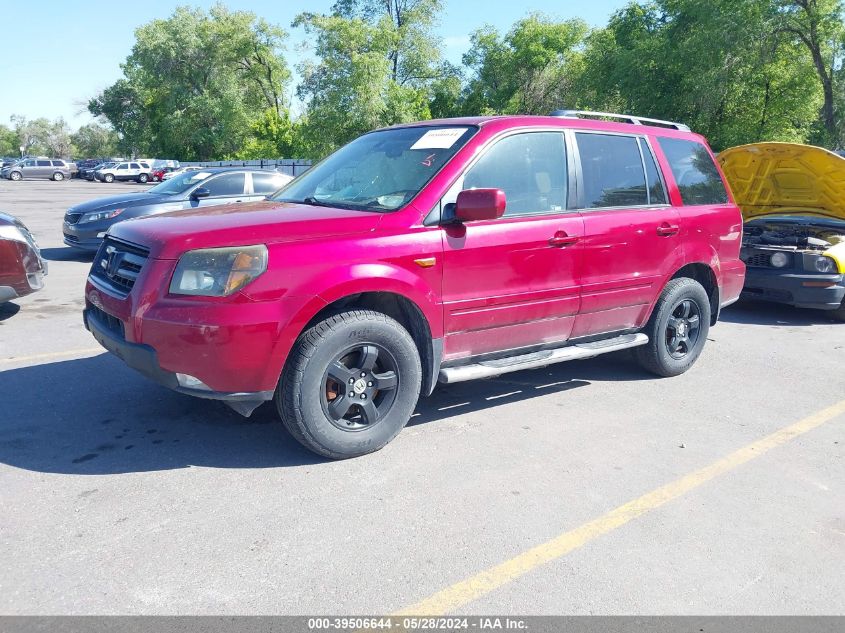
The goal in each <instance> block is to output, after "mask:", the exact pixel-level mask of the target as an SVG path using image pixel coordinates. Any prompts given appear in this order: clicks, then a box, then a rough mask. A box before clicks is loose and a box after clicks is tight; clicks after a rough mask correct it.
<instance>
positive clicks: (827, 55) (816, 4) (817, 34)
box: [777, 0, 845, 144]
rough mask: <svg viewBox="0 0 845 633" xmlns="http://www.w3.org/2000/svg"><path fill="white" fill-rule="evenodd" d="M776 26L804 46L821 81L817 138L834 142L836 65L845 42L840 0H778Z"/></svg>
mask: <svg viewBox="0 0 845 633" xmlns="http://www.w3.org/2000/svg"><path fill="white" fill-rule="evenodd" d="M777 8H778V10H779V13H780V18H781V21H780V28H781V29H782V30H783V32H785V33H787V34H789V35H791V36H793V37H794V38H795V41H796V42H799V43H800V44H801V45H803V46H804V47H806V49H807V51H808V52H809V54H810V56H811V58H812V60H813V68H814V69H815V72H816V75H817V76H818V79H819V83H820V84H821V88H822V94H823V96H824V103H823V105H822V108H821V124H822V129H823V134H822V135H821V137H822V138H821V139H820V140H821V141H822V142H827V143H828V144H837V143H838V142H839V141H840V140H841V138H840V134H841V131H840V130H839V129H838V126H837V122H836V112H835V107H836V106H835V96H836V87H835V85H834V82H835V81H836V80H837V78H838V74H837V73H836V64H837V62H838V61H839V60H841V58H842V54H843V44H845V24H843V22H842V13H843V4H842V2H841V1H840V0H778V2H777Z"/></svg>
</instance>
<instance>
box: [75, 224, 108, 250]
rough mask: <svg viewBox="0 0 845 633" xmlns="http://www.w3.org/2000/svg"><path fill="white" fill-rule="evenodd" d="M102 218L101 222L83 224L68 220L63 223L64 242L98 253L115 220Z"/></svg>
mask: <svg viewBox="0 0 845 633" xmlns="http://www.w3.org/2000/svg"><path fill="white" fill-rule="evenodd" d="M107 222H108V221H106V220H100V221H99V222H85V223H83V224H79V223H77V224H70V223H68V222H67V221H65V222H64V224H63V225H62V234H63V235H64V243H65V244H67V245H68V246H72V247H73V248H78V249H80V250H83V251H87V252H89V253H96V252H97V249H99V248H100V244H102V243H103V237H101V236H105V234H106V232H107V231H108V230H109V227H110V226H111V225H112V224H114V222H108V223H107Z"/></svg>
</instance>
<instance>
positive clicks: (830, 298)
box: [742, 268, 845, 310]
mask: <svg viewBox="0 0 845 633" xmlns="http://www.w3.org/2000/svg"><path fill="white" fill-rule="evenodd" d="M822 283H826V284H830V285H827V286H825V287H820V286H818V285H815V286H807V285H805V284H822ZM742 297H743V298H745V299H759V300H762V301H772V302H775V303H784V304H787V305H792V306H796V307H799V308H815V309H818V310H835V309H837V308H839V307H840V306H841V305H842V300H843V298H845V275H841V274H837V275H819V274H815V275H813V274H809V275H807V274H795V273H789V272H781V271H779V270H777V269H768V268H749V269H748V270H747V271H746V274H745V287H744V288H743V289H742Z"/></svg>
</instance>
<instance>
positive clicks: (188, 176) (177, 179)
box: [148, 171, 211, 196]
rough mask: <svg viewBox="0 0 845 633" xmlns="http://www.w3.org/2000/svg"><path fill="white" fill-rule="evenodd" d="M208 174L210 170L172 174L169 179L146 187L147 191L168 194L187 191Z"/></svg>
mask: <svg viewBox="0 0 845 633" xmlns="http://www.w3.org/2000/svg"><path fill="white" fill-rule="evenodd" d="M210 175H211V172H210V171H189V172H186V173H184V174H179V175H178V176H174V177H173V178H171V179H169V180H162V181H161V182H160V183H158V184H157V185H156V186H155V187H151V188H150V189H148V191H149V193H163V194H166V195H168V196H173V195H175V194H177V193H183V192H185V191H187V190H188V189H190V188H191V187H193V186H194V185H195V184H197V183H198V182H200V181H202V180H205V179H206V178H208V177H209V176H210Z"/></svg>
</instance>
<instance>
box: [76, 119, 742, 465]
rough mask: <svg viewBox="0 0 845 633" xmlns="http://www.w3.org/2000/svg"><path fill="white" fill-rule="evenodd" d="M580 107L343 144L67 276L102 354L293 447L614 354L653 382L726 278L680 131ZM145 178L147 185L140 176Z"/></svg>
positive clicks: (729, 215)
mask: <svg viewBox="0 0 845 633" xmlns="http://www.w3.org/2000/svg"><path fill="white" fill-rule="evenodd" d="M601 116H603V117H609V116H613V117H616V118H621V119H623V120H627V121H629V122H628V123H625V122H616V121H606V120H594V117H593V114H592V113H576V112H563V113H561V114H560V116H551V117H537V116H510V117H484V118H464V119H444V120H435V121H427V122H424V123H415V124H409V125H401V126H395V127H391V128H387V129H382V130H378V131H374V132H371V133H368V134H365V135H363V136H361V137H360V138H358V139H357V140H355V141H353V142H351V143H350V144H348V145H346V146H345V147H343V148H341V149H340V150H338V151H337V152H335V153H334V154H333V155H331V156H330V157H329V158H327V159H325V160H324V161H323V162H321V163H319V164H318V165H316V166H314V167H312V168H311V169H310V170H309V171H308V172H306V173H304V174H302V175H301V176H299V177H298V178H297V179H296V180H294V181H292V182H291V183H290V184H288V185H287V186H286V187H284V188H283V189H282V190H281V191H279V192H278V193H276V194H275V195H274V196H272V197H271V198H270V199H268V200H266V201H262V202H255V203H251V204H232V205H227V206H220V207H217V208H215V209H213V210H204V209H197V210H194V211H181V212H178V213H167V214H164V215H160V216H157V217H152V218H148V219H145V220H143V221H137V222H121V223H119V224H117V225H115V226H113V227H112V228H111V229H110V230H109V233H108V235H107V237H106V240H105V242H104V243H103V245H102V246H101V248H100V250H99V251H98V253H97V255H96V257H95V258H94V262H93V264H92V267H91V271H90V274H89V277H88V281H87V284H86V290H85V313H84V319H85V323H86V327H87V328H88V329H89V330H90V331H91V333H92V334H93V336H94V337H95V339H96V340H98V341H99V342H100V343H101V344H102V345H103V346H104V347H105V348H106V349H108V350H110V351H112V352H114V353H115V354H117V355H118V356H119V357H120V358H122V359H123V360H124V361H125V362H126V363H127V364H128V365H129V366H131V367H134V368H135V369H137V370H139V371H141V372H142V373H144V374H146V375H147V376H148V377H150V378H152V379H153V380H156V381H158V382H159V383H161V384H163V385H166V386H167V387H170V388H172V389H175V390H177V391H180V392H182V393H187V394H192V395H195V396H199V397H203V398H214V399H219V400H223V401H225V402H227V403H228V404H230V405H231V406H232V407H233V408H235V409H236V410H238V411H239V412H241V413H242V414H244V415H248V414H249V413H251V412H252V411H253V410H254V409H255V408H256V407H257V406H259V405H260V404H261V403H262V402H265V401H268V400H274V401H275V405H276V408H277V411H278V413H279V415H280V416H281V418H282V421H283V422H284V424H285V426H286V427H287V429H288V430H289V431H290V432H291V434H292V435H293V436H294V437H295V438H296V439H297V440H299V441H300V442H301V443H302V444H304V445H305V446H306V447H308V448H309V449H311V450H312V451H314V452H316V453H318V454H320V455H324V456H326V457H329V458H346V457H352V456H356V455H361V454H364V453H369V452H371V451H375V450H378V449H379V448H381V447H382V446H384V445H385V444H387V443H388V442H389V441H390V440H391V439H392V438H394V437H395V436H396V434H397V433H399V432H400V430H401V429H402V428H403V427H404V426H405V424H406V423H407V422H408V419H409V418H410V416H411V414H412V413H413V411H414V408H415V407H416V404H417V399H418V397H419V395H420V393H424V394H429V393H431V391H432V390H433V389H434V387H435V385H436V383H437V382H438V381H440V382H443V383H453V382H460V381H464V380H470V379H474V378H484V377H491V376H496V375H499V374H504V373H507V372H512V371H517V370H521V369H530V368H535V367H542V366H546V365H549V364H552V363H557V362H561V361H565V360H574V359H581V358H592V357H594V356H598V355H600V354H605V353H607V352H612V351H616V350H623V349H629V348H632V349H633V350H634V354H635V355H636V357H637V358H638V359H639V362H640V363H641V364H642V365H643V367H644V368H646V369H647V370H648V371H650V372H652V373H655V374H657V375H660V376H675V375H678V374H681V373H683V372H685V371H687V370H688V369H689V368H690V367H691V366H692V365H693V363H694V362H695V361H696V359H697V358H698V357H699V355H700V354H701V351H702V349H703V348H704V345H705V341H706V340H707V336H708V331H709V328H710V327H711V326H712V325H714V324H715V323H716V320H717V317H718V315H719V311H720V309H721V308H722V307H724V306H726V305H728V304H730V303H732V302H733V301H735V300H736V299H737V298H738V296H739V293H740V290H741V288H742V283H743V279H744V272H745V264H743V262H742V261H741V260H740V258H739V252H740V242H741V233H742V217H741V215H740V212H739V209H738V208H737V206H736V204H734V202H733V200H732V199H731V196H730V194H729V192H728V190H727V188H726V187H725V184H724V181H723V178H722V176H721V173H720V171H719V169H718V167H717V165H716V163H715V161H714V159H713V156H712V154H711V152H710V150H709V149H708V147H707V144H706V141H705V140H704V138H703V137H701V136H698V135H696V134H693V133H691V132H690V131H689V129H688V128H686V127H685V126H683V125H680V124H674V123H666V122H657V121H652V120H647V119H642V118H637V117H623V116H622V115H601ZM161 186H162V187H164V186H166V183H165V184H163V185H161Z"/></svg>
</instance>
